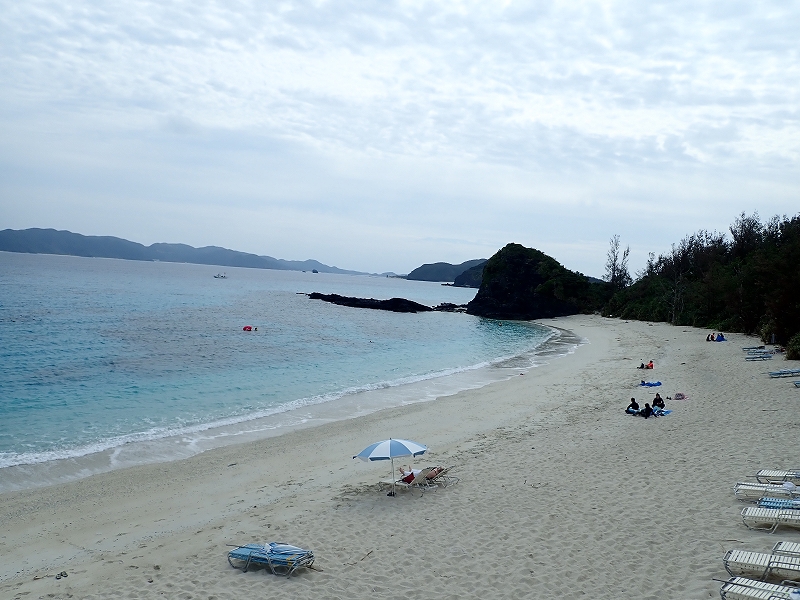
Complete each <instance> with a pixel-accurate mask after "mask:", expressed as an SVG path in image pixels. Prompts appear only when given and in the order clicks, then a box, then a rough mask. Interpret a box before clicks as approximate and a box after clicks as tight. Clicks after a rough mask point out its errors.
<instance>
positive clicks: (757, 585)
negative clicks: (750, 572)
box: [719, 577, 800, 600]
mask: <svg viewBox="0 0 800 600" xmlns="http://www.w3.org/2000/svg"><path fill="white" fill-rule="evenodd" d="M797 591H798V589H797V588H796V587H791V586H788V585H777V584H775V583H765V582H763V581H755V580H753V579H747V578H746V577H732V578H731V579H729V580H728V581H726V582H725V583H723V584H722V587H721V588H720V590H719V595H720V596H721V597H722V600H795V599H796V598H800V594H797ZM793 592H794V593H793Z"/></svg>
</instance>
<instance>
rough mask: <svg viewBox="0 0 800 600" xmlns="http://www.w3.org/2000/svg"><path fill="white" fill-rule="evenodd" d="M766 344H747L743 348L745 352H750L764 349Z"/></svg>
mask: <svg viewBox="0 0 800 600" xmlns="http://www.w3.org/2000/svg"><path fill="white" fill-rule="evenodd" d="M764 349H765V346H745V347H743V348H742V350H744V351H745V352H749V351H751V350H764Z"/></svg>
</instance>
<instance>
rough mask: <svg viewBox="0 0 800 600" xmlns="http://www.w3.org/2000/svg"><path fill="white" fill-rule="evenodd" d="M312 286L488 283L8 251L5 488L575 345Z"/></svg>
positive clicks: (0, 299) (3, 286)
mask: <svg viewBox="0 0 800 600" xmlns="http://www.w3.org/2000/svg"><path fill="white" fill-rule="evenodd" d="M223 271H224V272H225V273H226V275H227V277H226V278H224V279H223V278H214V275H215V274H217V273H220V272H223ZM313 291H317V292H322V293H337V294H342V295H346V296H358V297H367V298H391V297H403V298H408V299H410V300H414V301H417V302H421V303H423V304H427V305H429V306H433V305H436V304H439V303H441V302H452V303H455V304H464V303H466V302H468V301H469V300H471V299H472V298H473V297H474V295H475V292H476V290H474V289H463V288H455V287H450V286H442V285H441V284H438V283H429V282H418V281H407V280H404V279H397V278H387V277H378V276H364V275H359V276H356V275H333V274H324V273H303V272H295V271H275V270H261V269H244V268H231V267H216V266H207V265H191V264H178V263H161V262H136V261H124V260H115V259H101V258H83V257H72V256H53V255H33V254H14V253H5V252H0V492H4V491H9V490H14V489H24V488H29V487H35V486H41V485H47V484H50V483H56V482H61V481H69V480H72V479H76V478H79V477H85V476H88V475H91V474H93V473H98V472H102V471H107V470H110V469H115V468H121V467H125V466H130V465H135V464H141V463H146V462H158V461H165V460H175V459H179V458H183V457H187V456H191V455H193V454H197V453H199V452H202V451H204V450H206V449H209V448H213V447H217V446H220V445H223V444H229V443H237V442H241V441H246V440H250V439H257V438H260V437H265V436H269V435H278V434H280V433H282V432H283V431H288V430H290V429H291V428H294V427H300V426H311V425H314V424H318V423H324V422H327V421H330V420H337V419H347V418H352V417H355V416H358V415H363V414H368V413H370V412H373V411H375V410H379V409H381V408H384V407H388V406H398V405H402V404H407V403H411V402H419V401H425V400H431V399H433V398H436V397H439V396H442V395H448V394H453V393H455V392H457V391H459V390H463V389H468V388H475V387H480V386H483V385H487V384H489V383H491V382H493V381H498V380H501V379H505V378H508V377H510V376H512V375H515V374H517V373H518V372H522V371H523V370H525V369H529V368H531V367H534V366H536V365H537V364H539V363H541V362H542V361H543V360H546V359H547V357H548V356H552V355H558V354H563V353H566V352H569V351H571V349H572V348H574V346H575V345H576V344H577V340H575V339H574V338H572V337H570V336H569V335H566V334H565V333H564V332H560V331H558V330H556V329H553V328H548V327H544V326H540V325H536V324H533V323H526V322H509V321H496V320H490V319H482V318H478V317H473V316H470V315H466V314H458V313H444V312H434V313H419V314H399V313H390V312H385V311H377V310H366V309H355V308H348V307H341V306H336V305H333V304H329V303H326V302H322V301H318V300H310V299H309V298H308V297H307V296H306V295H305V294H307V293H310V292H313ZM247 325H249V326H251V327H253V328H254V330H253V331H250V332H246V331H243V327H244V326H247ZM398 433H409V432H387V437H403V436H402V435H398ZM391 434H394V435H391ZM357 450H359V449H354V451H357Z"/></svg>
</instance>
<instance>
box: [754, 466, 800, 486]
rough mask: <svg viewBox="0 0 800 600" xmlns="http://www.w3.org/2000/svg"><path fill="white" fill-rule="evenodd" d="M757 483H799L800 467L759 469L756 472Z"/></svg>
mask: <svg viewBox="0 0 800 600" xmlns="http://www.w3.org/2000/svg"><path fill="white" fill-rule="evenodd" d="M756 479H757V480H758V482H759V483H783V482H784V481H791V482H792V483H794V484H795V485H797V484H800V469H784V470H781V469H761V470H760V471H759V472H758V473H756Z"/></svg>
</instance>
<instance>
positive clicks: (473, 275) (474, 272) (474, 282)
mask: <svg viewBox="0 0 800 600" xmlns="http://www.w3.org/2000/svg"><path fill="white" fill-rule="evenodd" d="M485 266H486V262H482V263H479V264H477V265H475V266H474V267H470V268H469V269H467V270H466V271H464V272H463V273H461V275H459V276H458V277H456V278H455V281H453V286H454V287H465V288H479V287H481V281H482V280H483V267H485Z"/></svg>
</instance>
